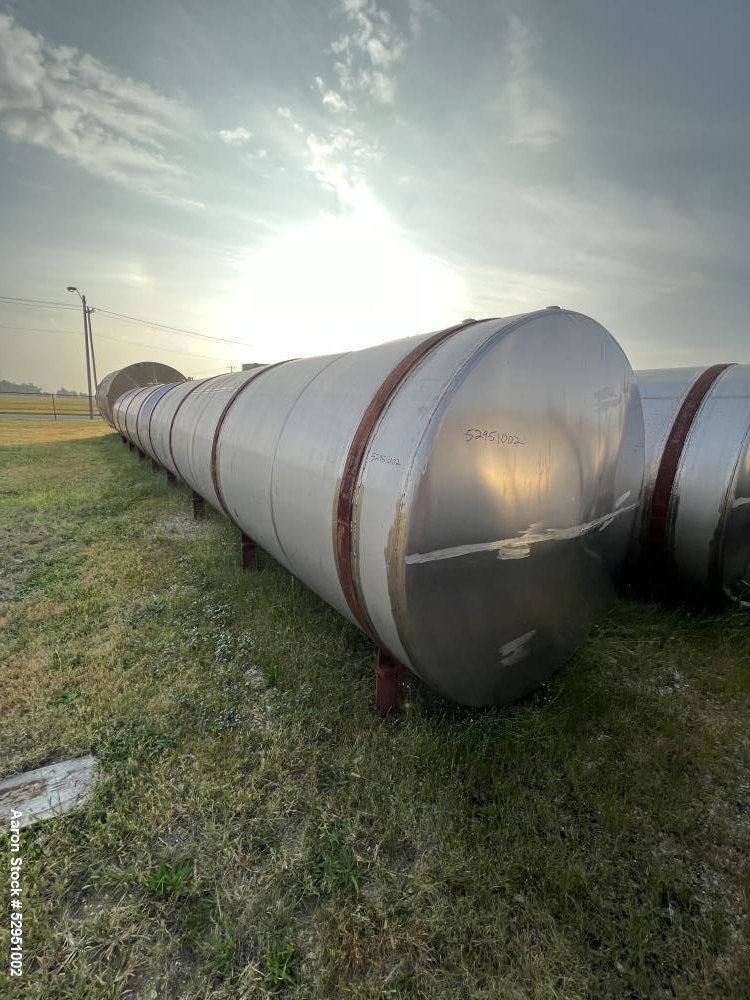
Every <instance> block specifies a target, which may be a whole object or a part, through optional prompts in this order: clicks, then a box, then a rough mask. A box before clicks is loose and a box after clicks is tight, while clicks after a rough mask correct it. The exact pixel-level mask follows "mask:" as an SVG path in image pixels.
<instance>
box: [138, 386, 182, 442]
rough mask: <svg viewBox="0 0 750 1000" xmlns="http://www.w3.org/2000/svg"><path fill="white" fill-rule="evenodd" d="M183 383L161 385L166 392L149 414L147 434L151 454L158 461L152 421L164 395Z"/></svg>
mask: <svg viewBox="0 0 750 1000" xmlns="http://www.w3.org/2000/svg"><path fill="white" fill-rule="evenodd" d="M183 381H184V380H183ZM182 384H183V383H182V382H172V383H171V384H169V385H164V386H161V387H160V388H162V389H164V392H163V393H162V394H161V396H159V398H158V399H157V400H156V401H155V402H154V405H153V406H152V407H151V412H150V413H149V415H148V424H147V425H146V436H147V437H148V443H149V445H150V450H149V455H150V456H151V457H152V458H153V460H154V461H156V448H155V447H154V442H153V439H152V437H151V421H152V420H153V419H154V413H156V408H157V406H158V405H159V403H161V401H162V400H163V399H164V397H165V396H168V395H169V393H170V392H171V391H172V389H175V388H177V386H178V385H182Z"/></svg>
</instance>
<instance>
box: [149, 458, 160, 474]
mask: <svg viewBox="0 0 750 1000" xmlns="http://www.w3.org/2000/svg"><path fill="white" fill-rule="evenodd" d="M151 471H152V472H158V471H159V463H158V462H157V461H156V459H155V458H152V459H151Z"/></svg>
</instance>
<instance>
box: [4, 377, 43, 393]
mask: <svg viewBox="0 0 750 1000" xmlns="http://www.w3.org/2000/svg"><path fill="white" fill-rule="evenodd" d="M41 391H42V390H41V389H40V388H39V386H38V385H34V383H33V382H12V381H11V380H10V379H7V378H0V392H41Z"/></svg>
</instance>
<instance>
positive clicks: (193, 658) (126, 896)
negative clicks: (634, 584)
mask: <svg viewBox="0 0 750 1000" xmlns="http://www.w3.org/2000/svg"><path fill="white" fill-rule="evenodd" d="M190 510H191V508H190V498H189V495H188V493H187V492H186V491H183V490H175V489H173V488H169V487H167V485H166V483H165V481H164V478H163V476H157V475H154V474H153V473H152V472H151V471H150V469H149V468H148V467H147V466H146V464H145V463H139V462H138V461H137V460H136V459H135V458H134V456H133V455H132V454H129V453H128V452H127V450H126V449H125V448H124V447H123V446H122V444H121V442H120V441H119V439H118V438H117V436H116V435H114V434H111V433H106V429H105V428H104V427H103V426H101V425H99V424H97V425H95V426H94V427H92V426H90V425H88V424H84V423H83V422H82V424H81V425H76V426H71V425H70V424H57V425H55V424H52V423H50V424H46V423H45V425H44V426H43V427H40V426H39V425H38V424H37V423H33V422H31V421H29V422H28V423H27V422H23V421H8V422H6V423H2V422H0V601H2V604H0V629H2V642H1V645H0V658H1V659H2V661H3V662H2V664H1V665H0V671H2V673H1V675H0V676H2V679H3V684H2V687H1V688H0V718H1V719H2V726H0V774H11V773H14V772H16V771H18V770H25V769H28V768H32V767H36V766H38V765H40V764H43V763H45V762H48V761H53V760H58V759H62V758H65V757H69V756H74V755H78V754H83V753H86V752H89V751H91V752H93V753H94V754H96V755H97V757H98V759H99V761H100V780H99V782H98V785H97V788H96V791H95V793H94V795H93V797H92V798H91V799H90V800H89V802H88V803H87V804H86V806H85V807H83V808H82V809H80V810H79V811H78V812H75V813H72V814H70V815H68V816H65V817H60V818H58V819H56V820H52V821H49V822H46V823H43V824H41V825H38V826H35V827H33V828H31V829H29V830H27V831H25V832H24V834H23V838H22V850H23V856H24V867H23V884H24V887H25V897H24V928H25V941H26V946H25V947H26V956H27V970H26V974H25V978H24V980H23V990H22V994H20V995H23V996H24V997H29V998H38V1000H42V998H45V1000H46V998H55V1000H57V998H61V1000H65V998H71V1000H72V998H81V1000H83V998H85V1000H97V998H107V1000H110V998H123V1000H125V998H134V997H137V998H144V1000H145V998H151V997H165V998H169V1000H172V998H174V1000H189V998H195V1000H203V998H210V1000H219V998H226V1000H229V998H255V997H259V998H261V997H269V996H282V997H284V998H294V1000H297V998H310V1000H328V998H338V997H345V998H352V1000H353V998H362V1000H363V998H376V997H377V998H380V997H391V998H404V1000H406V998H424V1000H465V998H483V1000H503V998H508V1000H511V998H512V1000H516V998H540V1000H542V998H544V1000H546V998H583V997H591V998H595V1000H599V998H615V997H616V998H630V1000H634V998H651V997H678V998H686V1000H687V998H689V1000H695V998H712V1000H713V998H717V997H722V998H725V997H728V998H733V997H736V998H746V997H747V996H750V946H749V944H748V942H749V941H750V926H749V925H748V909H749V906H748V903H749V900H750V861H749V859H750V735H749V734H750V730H749V729H748V719H749V718H750V711H749V710H750V625H749V617H750V616H748V615H747V613H745V614H742V613H737V612H735V613H726V614H722V615H712V616H706V615H691V614H689V613H687V612H685V611H678V610H665V609H660V608H657V607H651V606H647V605H641V604H636V603H629V602H625V601H622V602H620V603H619V604H617V605H616V606H615V607H614V608H613V609H612V610H611V611H610V612H609V613H608V615H607V616H605V617H604V618H602V619H601V620H600V621H599V622H598V623H597V626H596V627H595V628H594V629H593V630H592V633H591V636H590V638H589V640H588V641H587V642H586V644H585V645H584V646H583V647H582V648H581V650H580V651H579V652H578V654H577V655H576V656H575V658H574V659H573V660H572V661H571V663H570V664H569V665H568V667H567V669H566V670H565V671H564V672H563V673H562V674H561V675H560V676H559V677H558V678H556V680H555V681H554V682H553V683H552V684H550V685H549V686H548V687H547V688H545V689H544V690H543V691H542V692H540V693H539V694H538V695H536V696H535V697H533V698H531V699H529V700H527V701H526V702H524V703H522V704H519V705H516V706H512V707H510V708H505V709H498V710H493V711H471V710H468V709H463V708H460V707H457V706H455V705H451V704H448V703H445V702H443V701H441V700H440V699H439V698H437V697H436V696H435V695H433V694H432V693H431V692H430V691H428V690H427V689H426V688H425V687H424V686H423V685H421V684H420V683H418V682H417V681H413V682H409V688H408V701H407V706H406V709H405V711H404V712H403V713H402V714H401V715H400V716H398V717H395V716H394V717H389V718H388V719H386V720H385V721H382V720H378V719H377V718H375V716H374V715H373V713H372V693H373V680H372V673H371V664H372V658H373V651H372V648H371V646H370V644H369V643H368V641H367V640H366V639H365V638H364V637H363V636H362V635H360V634H359V633H358V632H357V631H356V630H355V629H353V628H351V627H350V626H349V625H348V624H347V623H346V622H345V621H344V620H342V619H341V618H340V617H339V616H338V615H336V613H335V612H333V611H332V610H330V609H329V608H327V607H326V606H325V605H324V604H323V603H321V602H320V601H319V600H318V599H317V598H316V597H315V596H314V595H312V594H311V593H310V592H309V591H307V590H306V589H305V588H304V587H302V586H301V585H300V584H299V583H298V582H296V581H295V580H294V579H292V578H291V577H290V576H289V575H288V574H287V573H286V572H284V571H283V570H282V569H281V568H280V567H279V566H277V565H276V564H274V563H273V562H272V560H270V559H269V558H268V557H267V556H264V555H263V554H260V557H259V564H258V569H257V571H256V572H254V573H251V574H242V572H241V570H240V568H239V536H238V534H237V532H236V530H235V529H233V528H232V527H231V526H230V525H229V524H228V523H227V522H225V521H224V520H222V519H221V518H219V517H218V515H214V514H209V516H207V518H206V519H205V520H204V521H201V522H193V521H192V520H191V516H190ZM7 858H8V850H7V837H4V836H0V859H1V860H0V908H1V909H2V910H3V912H5V913H7V912H8V900H7V885H8V877H7ZM7 948H8V931H7V920H6V919H5V918H4V919H3V921H2V923H1V925H0V954H2V955H5V954H7ZM5 969H6V962H5V960H4V959H3V960H2V962H0V996H4V995H8V996H15V995H19V994H18V992H17V983H18V981H17V980H10V979H7V978H3V977H4V976H5Z"/></svg>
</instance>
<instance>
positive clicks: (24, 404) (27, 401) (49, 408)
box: [0, 392, 99, 420]
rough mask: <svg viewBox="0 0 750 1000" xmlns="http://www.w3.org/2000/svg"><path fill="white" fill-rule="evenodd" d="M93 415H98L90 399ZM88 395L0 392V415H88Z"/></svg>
mask: <svg viewBox="0 0 750 1000" xmlns="http://www.w3.org/2000/svg"><path fill="white" fill-rule="evenodd" d="M92 408H93V413H94V416H95V417H97V416H98V415H99V410H98V408H97V405H96V400H95V399H92ZM89 412H90V411H89V397H88V396H77V395H69V394H68V393H63V394H59V393H55V392H0V417H23V416H28V417H49V418H50V419H51V420H66V419H67V420H69V419H71V418H75V417H78V418H86V417H88V416H89Z"/></svg>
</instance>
